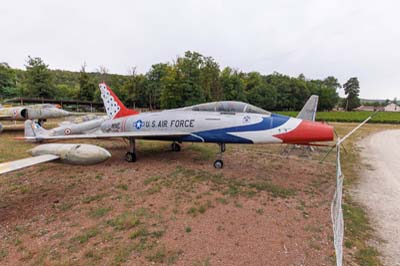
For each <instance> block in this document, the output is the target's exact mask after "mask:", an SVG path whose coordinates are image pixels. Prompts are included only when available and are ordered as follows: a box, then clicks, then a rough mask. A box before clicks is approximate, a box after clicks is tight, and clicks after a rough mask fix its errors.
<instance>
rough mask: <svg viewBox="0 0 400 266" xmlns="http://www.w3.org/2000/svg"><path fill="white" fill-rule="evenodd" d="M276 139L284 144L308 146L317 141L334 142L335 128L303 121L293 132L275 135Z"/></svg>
mask: <svg viewBox="0 0 400 266" xmlns="http://www.w3.org/2000/svg"><path fill="white" fill-rule="evenodd" d="M274 137H277V138H280V139H281V140H282V141H283V142H284V143H291V144H306V143H310V142H317V141H332V140H333V138H334V137H333V127H331V126H329V125H326V124H323V123H319V122H311V121H307V120H303V121H301V122H300V124H299V125H298V126H297V127H296V128H295V129H294V130H292V131H289V132H287V133H282V134H278V135H275V136H274Z"/></svg>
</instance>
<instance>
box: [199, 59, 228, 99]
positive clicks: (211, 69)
mask: <svg viewBox="0 0 400 266" xmlns="http://www.w3.org/2000/svg"><path fill="white" fill-rule="evenodd" d="M200 70H201V71H200V84H201V87H202V88H203V94H204V97H205V101H207V102H208V101H219V100H221V99H222V96H223V91H222V87H221V82H220V77H219V76H220V72H221V71H220V69H219V65H218V63H217V62H215V60H214V59H213V58H212V57H203V65H202V67H201V69H200Z"/></svg>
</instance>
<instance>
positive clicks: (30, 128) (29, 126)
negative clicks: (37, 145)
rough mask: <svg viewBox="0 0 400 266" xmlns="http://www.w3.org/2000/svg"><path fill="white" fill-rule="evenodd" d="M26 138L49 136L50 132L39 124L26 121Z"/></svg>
mask: <svg viewBox="0 0 400 266" xmlns="http://www.w3.org/2000/svg"><path fill="white" fill-rule="evenodd" d="M24 134H25V137H36V136H47V135H49V132H48V131H47V130H46V129H44V128H42V127H41V126H40V125H39V124H37V123H35V122H33V121H32V120H26V121H25V128H24Z"/></svg>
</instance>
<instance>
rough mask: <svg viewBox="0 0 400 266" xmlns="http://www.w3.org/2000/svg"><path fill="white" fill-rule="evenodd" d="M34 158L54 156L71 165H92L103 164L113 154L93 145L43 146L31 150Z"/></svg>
mask: <svg viewBox="0 0 400 266" xmlns="http://www.w3.org/2000/svg"><path fill="white" fill-rule="evenodd" d="M30 153H31V154H32V155H33V156H39V155H44V154H52V155H56V156H59V157H60V160H61V161H62V162H65V163H70V164H80V165H90V164H97V163H101V162H103V161H105V160H107V159H108V158H110V157H111V154H110V153H109V152H108V151H107V150H106V149H103V148H101V147H99V146H95V145H91V144H43V145H39V146H37V147H35V148H33V149H31V150H30Z"/></svg>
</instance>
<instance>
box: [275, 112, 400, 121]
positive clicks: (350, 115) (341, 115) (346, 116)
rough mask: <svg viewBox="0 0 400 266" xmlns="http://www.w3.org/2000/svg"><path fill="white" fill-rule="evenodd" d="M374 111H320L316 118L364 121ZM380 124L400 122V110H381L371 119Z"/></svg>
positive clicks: (284, 113) (320, 119)
mask: <svg viewBox="0 0 400 266" xmlns="http://www.w3.org/2000/svg"><path fill="white" fill-rule="evenodd" d="M277 113H278V114H282V115H288V116H293V117H296V116H297V114H298V112H293V111H287V112H284V111H280V112H277ZM371 114H373V112H366V111H358V112H318V113H317V117H316V119H317V120H318V121H326V122H362V121H363V120H365V119H366V118H367V117H368V116H370V115H371ZM370 123H379V124H400V112H379V113H377V114H376V115H375V116H374V117H373V118H372V119H371V121H370Z"/></svg>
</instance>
